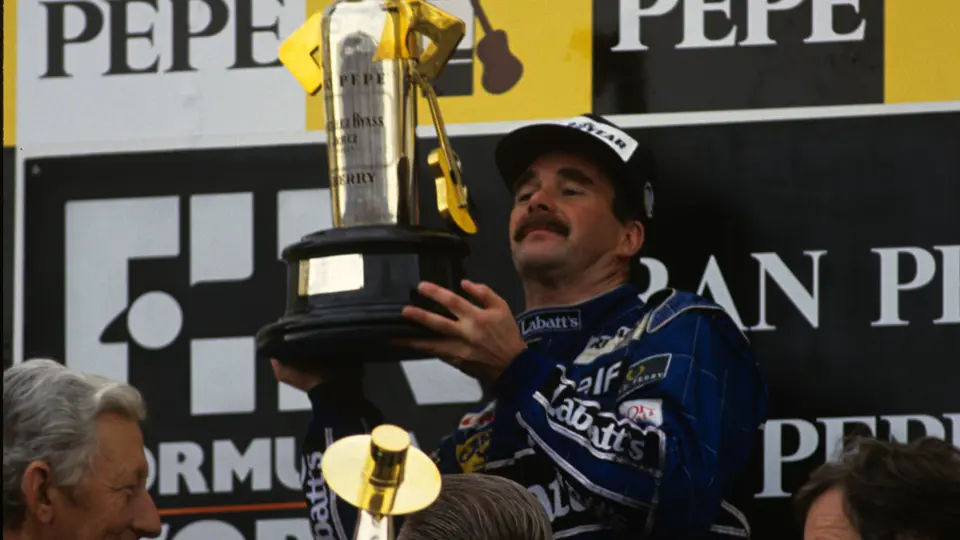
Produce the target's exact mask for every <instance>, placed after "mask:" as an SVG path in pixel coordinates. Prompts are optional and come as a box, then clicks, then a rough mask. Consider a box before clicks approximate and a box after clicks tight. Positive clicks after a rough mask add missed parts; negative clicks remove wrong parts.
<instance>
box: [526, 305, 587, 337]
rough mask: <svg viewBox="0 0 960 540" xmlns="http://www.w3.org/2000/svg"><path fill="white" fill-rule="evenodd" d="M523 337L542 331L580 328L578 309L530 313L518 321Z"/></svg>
mask: <svg viewBox="0 0 960 540" xmlns="http://www.w3.org/2000/svg"><path fill="white" fill-rule="evenodd" d="M518 323H519V325H520V333H521V334H523V337H524V339H526V338H529V337H532V336H535V335H537V334H542V333H544V332H557V331H561V332H563V331H576V330H580V310H579V309H558V310H551V311H541V312H537V313H531V314H529V315H526V316H524V317H521V318H520V320H519V321H518Z"/></svg>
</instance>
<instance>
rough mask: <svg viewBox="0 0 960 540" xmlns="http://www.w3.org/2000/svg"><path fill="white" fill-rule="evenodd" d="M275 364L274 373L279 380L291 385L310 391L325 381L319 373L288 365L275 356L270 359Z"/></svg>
mask: <svg viewBox="0 0 960 540" xmlns="http://www.w3.org/2000/svg"><path fill="white" fill-rule="evenodd" d="M270 364H271V365H272V366H273V375H274V376H275V377H276V378H277V380H278V381H280V382H282V383H286V384H289V385H290V386H292V387H294V388H296V389H298V390H303V391H304V392H309V391H310V389H311V388H313V387H314V386H316V385H318V384H320V383H321V382H323V379H322V377H320V375H319V374H318V373H310V372H307V371H304V370H301V369H297V368H295V367H292V366H288V365H286V364H284V363H282V362H280V361H279V360H277V359H275V358H271V359H270Z"/></svg>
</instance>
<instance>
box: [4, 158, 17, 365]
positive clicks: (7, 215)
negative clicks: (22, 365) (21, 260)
mask: <svg viewBox="0 0 960 540" xmlns="http://www.w3.org/2000/svg"><path fill="white" fill-rule="evenodd" d="M16 170H17V151H16V149H15V148H13V147H4V148H3V367H4V369H6V368H7V367H8V366H10V364H11V363H12V362H13V296H14V295H13V268H14V267H13V265H14V260H15V258H14V247H13V246H14V243H13V242H14V236H15V235H14V224H15V223H16Z"/></svg>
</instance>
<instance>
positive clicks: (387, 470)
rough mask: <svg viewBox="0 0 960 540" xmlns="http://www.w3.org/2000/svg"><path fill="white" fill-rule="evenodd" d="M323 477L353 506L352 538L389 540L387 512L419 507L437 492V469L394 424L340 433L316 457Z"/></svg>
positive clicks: (390, 517) (390, 520) (391, 528)
mask: <svg viewBox="0 0 960 540" xmlns="http://www.w3.org/2000/svg"><path fill="white" fill-rule="evenodd" d="M320 469H321V471H322V473H323V478H324V481H325V482H326V483H327V485H328V486H330V489H332V490H333V492H334V493H336V494H337V495H338V496H340V498H341V499H343V500H345V501H347V502H348V503H350V504H352V505H353V506H356V507H357V509H358V512H359V514H358V516H357V525H356V527H355V528H354V531H353V539H354V540H394V538H395V537H396V531H394V522H393V516H397V515H404V514H410V513H413V512H417V511H419V510H422V509H424V508H426V507H428V506H430V504H432V503H433V501H435V500H436V498H437V497H438V496H439V495H440V487H441V477H440V471H439V470H438V469H437V466H436V465H434V463H433V461H431V460H430V458H429V457H427V455H426V454H424V453H423V452H422V451H421V450H420V449H418V448H415V447H413V446H410V436H409V435H408V434H407V432H406V431H404V430H402V429H400V428H399V427H397V426H392V425H389V424H384V425H380V426H377V427H376V428H374V430H373V431H372V432H371V433H370V435H353V436H351V437H345V438H343V439H340V440H338V441H337V442H335V443H333V444H332V445H330V447H329V448H327V451H326V452H325V453H324V454H323V459H322V460H321V461H320Z"/></svg>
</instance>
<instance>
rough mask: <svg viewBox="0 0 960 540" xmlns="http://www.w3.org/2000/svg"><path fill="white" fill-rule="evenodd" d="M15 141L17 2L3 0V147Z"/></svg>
mask: <svg viewBox="0 0 960 540" xmlns="http://www.w3.org/2000/svg"><path fill="white" fill-rule="evenodd" d="M16 141H17V1H16V0H3V146H13V145H15V144H16Z"/></svg>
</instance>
